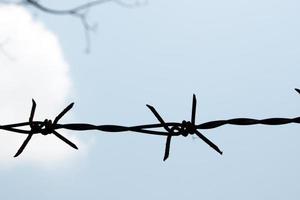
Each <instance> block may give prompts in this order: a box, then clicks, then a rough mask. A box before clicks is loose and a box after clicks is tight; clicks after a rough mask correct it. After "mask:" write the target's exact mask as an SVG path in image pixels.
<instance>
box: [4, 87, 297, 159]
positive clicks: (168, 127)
mask: <svg viewBox="0 0 300 200" xmlns="http://www.w3.org/2000/svg"><path fill="white" fill-rule="evenodd" d="M295 90H296V91H297V92H298V93H299V94H300V89H298V88H295ZM73 106H74V103H71V104H69V105H68V106H67V107H66V108H65V109H63V110H62V111H61V112H60V113H59V114H58V115H57V116H56V117H55V119H54V121H53V122H52V121H51V120H48V119H45V120H44V121H34V114H35V110H36V102H35V101H34V99H32V107H31V112H30V115H29V120H28V122H22V123H16V124H8V125H0V130H5V131H10V132H15V133H21V134H27V137H26V139H25V140H24V142H23V143H22V145H21V147H20V148H19V149H18V151H17V153H16V154H15V155H14V157H18V156H19V155H20V154H21V153H22V152H23V151H24V149H25V148H26V146H27V144H28V143H29V141H30V140H31V139H32V136H33V135H34V134H42V135H48V134H51V133H52V134H53V135H55V136H56V137H58V138H59V139H60V140H62V141H63V142H65V143H66V144H68V145H69V146H70V147H72V148H74V149H78V147H77V146H76V145H75V144H74V143H73V142H71V141H70V140H68V139H67V138H65V137H64V136H62V135H61V134H60V133H58V132H57V129H67V130H73V131H88V130H97V131H103V132H125V131H132V132H136V133H144V134H151V135H159V136H165V137H167V138H166V145H165V153H164V158H163V160H164V161H166V160H167V159H168V158H169V154H170V146H171V140H172V137H173V136H184V137H187V136H188V135H194V134H195V135H197V136H198V137H199V138H200V139H201V140H203V141H204V142H205V143H206V144H207V145H209V146H210V147H211V148H213V149H214V150H215V151H217V152H218V153H219V154H221V155H222V154H223V152H222V151H221V150H220V149H219V147H218V146H217V145H216V144H214V143H213V142H212V141H210V140H209V139H208V138H207V137H205V136H204V135H203V134H202V133H201V132H200V131H199V130H200V129H214V128H218V127H220V126H224V125H238V126H249V125H257V124H262V125H285V124H290V123H297V124H300V117H295V118H268V119H250V118H234V119H228V120H216V121H210V122H205V123H202V124H198V125H196V107H197V99H196V95H195V94H194V95H193V101H192V112H191V121H185V120H183V121H182V122H181V123H178V122H166V121H165V120H164V119H163V118H162V117H161V116H160V114H159V113H158V112H157V110H156V109H155V108H154V107H153V106H151V105H148V104H147V105H146V106H147V107H148V108H149V110H150V111H151V112H152V113H153V114H154V116H155V117H156V119H157V120H158V121H159V123H157V124H144V125H138V126H120V125H94V124H84V123H73V124H59V123H58V122H59V120H60V119H61V118H62V117H63V116H64V115H65V114H66V113H67V112H69V111H70V110H71V109H72V108H73ZM23 126H29V127H30V130H23V129H20V128H19V127H23ZM157 128H161V129H164V131H161V130H152V129H157Z"/></svg>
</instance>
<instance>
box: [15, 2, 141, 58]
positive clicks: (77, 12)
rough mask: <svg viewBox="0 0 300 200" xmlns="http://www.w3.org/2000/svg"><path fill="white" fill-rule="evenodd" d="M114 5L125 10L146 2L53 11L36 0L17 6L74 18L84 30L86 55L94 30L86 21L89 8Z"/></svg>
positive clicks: (90, 4)
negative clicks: (30, 7) (27, 6)
mask: <svg viewBox="0 0 300 200" xmlns="http://www.w3.org/2000/svg"><path fill="white" fill-rule="evenodd" d="M110 2H111V3H116V4H118V5H120V6H122V7H126V8H134V7H137V6H140V5H144V4H146V3H147V0H146V1H144V2H140V1H138V0H137V1H136V2H134V3H126V2H124V1H122V0H95V1H90V2H87V3H83V4H81V5H78V6H75V7H73V8H69V9H53V8H49V7H47V6H45V5H43V4H41V3H40V2H39V1H37V0H22V1H21V2H19V4H23V5H29V6H32V7H34V8H36V9H38V10H40V11H43V12H45V13H48V14H53V15H69V16H72V17H75V18H78V19H79V20H80V22H81V25H82V27H83V28H84V35H85V40H86V53H89V51H90V48H91V47H90V46H91V42H90V34H91V32H93V31H95V30H96V25H91V24H90V23H89V21H88V19H87V14H88V11H89V9H90V8H92V7H96V6H99V5H102V4H105V3H110Z"/></svg>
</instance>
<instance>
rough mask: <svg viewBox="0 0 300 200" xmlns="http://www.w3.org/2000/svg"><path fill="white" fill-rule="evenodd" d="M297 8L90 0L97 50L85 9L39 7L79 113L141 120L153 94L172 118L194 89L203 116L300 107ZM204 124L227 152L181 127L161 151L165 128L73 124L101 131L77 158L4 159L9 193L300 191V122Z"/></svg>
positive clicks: (211, 198) (277, 112) (287, 112)
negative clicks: (140, 130) (87, 34)
mask: <svg viewBox="0 0 300 200" xmlns="http://www.w3.org/2000/svg"><path fill="white" fill-rule="evenodd" d="M43 2H46V1H43ZM76 2H77V1H76ZM78 2H79V1H78ZM60 4H61V2H60V1H51V4H48V5H50V6H52V7H55V6H57V5H60ZM64 4H66V6H67V5H69V4H68V3H67V2H66V1H65V2H64ZM74 4H75V3H74ZM70 5H71V4H70ZM299 9H300V3H299V2H298V1H292V0H287V1H258V0H254V1H240V0H239V1H237V0H228V1H218V0H213V1H192V0H186V1H178V0H175V1H174V0H173V1H170V0H165V1H158V0H149V3H148V5H146V6H142V7H139V8H135V9H126V8H122V7H120V6H118V5H115V4H113V3H110V4H109V3H108V4H106V5H103V6H99V7H97V8H94V9H91V11H90V14H89V19H90V21H91V22H97V23H98V30H97V32H96V33H93V34H92V38H91V41H92V47H91V53H90V54H89V55H86V54H84V47H85V41H84V36H83V32H82V27H81V26H80V23H79V21H77V20H76V19H73V18H71V17H58V16H51V15H46V14H43V13H41V12H38V11H33V13H35V14H37V18H38V19H39V20H41V21H43V22H44V23H45V26H46V27H47V28H49V29H50V30H52V31H53V32H54V33H56V34H57V35H58V37H59V39H60V42H61V45H62V47H63V50H64V54H65V57H66V60H67V62H68V63H69V65H70V69H71V71H70V72H71V78H72V81H73V86H74V90H75V91H74V94H73V95H72V97H70V101H75V107H74V110H73V111H72V112H73V114H74V115H75V119H76V120H77V121H81V122H89V123H96V124H106V123H109V124H121V125H137V124H141V123H148V122H149V123H153V122H156V119H155V117H154V116H153V114H152V113H151V112H150V111H149V110H148V109H147V107H146V106H145V104H151V105H153V106H155V107H156V108H157V110H158V111H159V112H160V113H161V115H162V116H163V117H164V118H165V119H166V120H167V121H181V120H183V119H189V117H190V109H191V108H190V107H191V101H192V94H193V93H195V94H196V95H197V99H198V111H197V123H201V122H205V121H210V120H216V119H227V118H235V117H252V118H267V117H294V116H299V115H300V106H299V105H300V95H297V94H296V92H295V91H294V90H293V89H294V88H295V87H300V86H299V85H300V84H299V83H300V81H299V78H298V77H299V74H300V68H299V63H300V58H299V53H300V39H299V33H300V28H299V27H300V26H299V25H300V22H299V19H300V13H299ZM203 133H204V134H205V135H207V136H208V137H209V138H210V139H211V140H212V141H214V142H215V143H216V144H218V146H219V147H220V148H221V149H222V150H223V151H224V155H223V156H220V155H218V154H217V153H216V152H214V151H213V150H212V149H211V148H209V147H208V146H207V145H206V144H204V143H203V142H202V141H201V140H199V139H196V140H193V139H192V138H191V137H188V138H181V137H178V138H174V139H173V141H172V145H171V153H170V158H169V160H168V161H167V162H163V161H162V158H163V153H164V144H165V138H163V137H155V136H149V135H139V134H132V133H124V134H123V133H122V134H107V133H101V132H99V133H98V132H90V133H89V132H85V133H74V134H76V135H78V136H79V138H80V139H82V140H90V139H91V138H92V139H93V141H94V144H93V145H92V147H91V150H90V151H89V153H88V154H87V155H86V156H85V157H83V158H81V160H79V161H76V164H75V166H68V167H66V168H63V169H59V168H56V169H53V170H50V169H44V168H40V167H38V166H31V165H26V166H21V167H14V168H12V169H5V170H3V171H1V172H0V180H1V181H0V185H1V188H2V190H1V192H0V199H13V200H15V199H16V200H17V199H32V200H35V199H51V200H52V199H74V200H77V199H78V200H79V199H105V200H110V199H122V200H124V199H131V200H134V199H143V200H144V199H145V200H146V199H149V200H150V199H151V200H153V199H172V200H177V199H178V200H179V199H200V198H201V199H207V200H215V199H228V200H233V199H245V200H247V199H249V200H253V199H261V200H263V199H278V200H279V199H290V200H293V199H294V200H296V199H299V197H300V190H299V188H300V183H299V178H300V173H299V169H300V162H299V153H300V149H299V148H298V147H299V144H300V136H299V133H300V126H297V125H286V126H279V127H269V126H251V127H238V126H226V127H221V128H218V129H213V130H206V131H203ZM79 148H80V146H79ZM79 151H80V150H79ZM12 159H13V158H12Z"/></svg>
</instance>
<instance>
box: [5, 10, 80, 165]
mask: <svg viewBox="0 0 300 200" xmlns="http://www.w3.org/2000/svg"><path fill="white" fill-rule="evenodd" d="M0 27H1V28H0V29H1V31H0V44H1V43H2V45H1V49H0V94H1V96H0V97H1V98H0V124H5V123H10V122H13V123H15V122H23V121H27V120H28V117H29V112H30V109H31V98H34V99H35V100H36V102H37V109H36V115H35V119H37V120H43V119H44V118H54V117H55V116H56V115H57V114H58V113H59V112H60V111H61V110H62V109H63V108H64V107H65V106H66V105H68V103H69V102H66V99H67V96H68V95H70V89H71V80H70V75H69V71H68V70H69V66H68V64H67V62H66V61H65V59H64V57H63V53H62V50H61V48H60V45H59V42H58V39H57V37H56V36H55V34H53V33H52V32H50V31H49V30H47V28H45V27H44V26H43V24H42V23H41V22H38V21H36V20H34V19H33V18H32V16H31V15H30V13H29V12H28V11H26V10H25V9H24V8H22V7H18V6H13V5H6V6H4V5H2V6H0ZM66 117H67V118H70V113H68V114H67V116H66ZM60 132H61V131H60ZM70 137H71V140H72V141H73V142H74V143H76V144H77V146H78V147H79V149H80V151H81V152H82V149H84V145H83V144H82V143H80V142H79V141H78V139H76V138H74V137H72V136H69V135H68V138H70ZM25 138H26V136H25V135H18V134H14V133H9V132H5V131H0V164H1V165H2V166H3V164H4V165H11V164H18V163H24V162H32V161H33V162H34V163H45V164H48V163H55V162H56V163H57V162H59V163H61V161H62V160H66V158H73V157H74V156H76V155H80V154H78V153H79V152H78V151H76V150H74V149H72V148H71V147H69V146H68V145H66V144H65V143H64V142H62V141H61V140H59V139H58V138H56V137H55V136H52V135H48V136H33V138H32V140H31V141H30V142H29V144H28V146H27V148H26V149H25V151H24V152H23V154H21V156H20V157H18V158H13V155H14V154H15V153H16V151H17V149H18V148H19V147H20V145H21V144H22V142H23V140H24V139H25Z"/></svg>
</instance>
